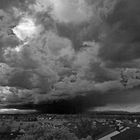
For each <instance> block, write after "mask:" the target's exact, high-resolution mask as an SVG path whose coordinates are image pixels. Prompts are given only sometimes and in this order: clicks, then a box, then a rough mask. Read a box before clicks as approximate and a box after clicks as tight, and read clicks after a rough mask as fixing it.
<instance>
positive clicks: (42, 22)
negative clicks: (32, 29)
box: [0, 0, 140, 112]
mask: <svg viewBox="0 0 140 140" xmlns="http://www.w3.org/2000/svg"><path fill="white" fill-rule="evenodd" d="M2 2H3V1H2ZM6 2H8V1H5V3H6ZM27 3H28V4H27ZM22 5H23V7H24V6H25V7H26V8H27V9H26V10H25V9H22V10H21V9H20V6H22ZM138 5H139V2H138V1H137V0H135V2H134V1H133V2H132V1H130V0H127V1H126V0H122V1H116V0H94V1H91V0H88V1H85V0H82V1H80V0H72V1H69V0H65V2H64V0H53V1H52V2H51V1H49V0H36V1H35V2H34V3H32V2H31V1H20V2H19V1H15V3H14V2H11V1H9V2H8V5H7V8H6V6H4V5H3V9H6V10H1V11H0V14H1V16H2V17H3V18H2V21H0V29H1V32H0V37H1V38H0V45H1V46H0V54H1V55H0V57H1V59H0V61H1V67H0V85H1V87H0V93H1V96H2V100H1V102H2V103H6V105H8V106H12V107H13V106H18V107H19V108H20V107H21V108H24V107H25V108H26V107H27V108H34V107H36V108H38V109H41V108H42V109H43V110H44V109H46V107H47V106H50V109H52V111H54V110H60V112H65V111H66V110H68V111H70V110H71V109H72V110H74V111H73V112H79V111H85V110H86V109H87V108H90V107H92V106H102V105H106V104H108V103H109V102H111V103H112V102H113V101H114V102H115V100H116V102H117V101H118V99H119V97H120V98H121V96H120V94H122V93H124V94H126V96H127V93H128V92H127V91H126V90H125V88H124V87H123V85H122V84H121V82H120V81H121V76H120V73H121V68H122V67H130V70H128V71H132V72H130V73H135V71H137V70H135V69H133V68H135V67H140V65H139V54H138V52H139V47H138V45H139V32H138V29H139V27H138V24H139V18H138V16H139V9H138ZM8 7H10V8H11V9H12V10H11V11H12V16H10V13H9V11H8ZM74 13H75V14H74ZM87 13H88V14H89V16H85V15H86V14H87ZM130 15H131V16H130ZM24 17H27V18H31V19H34V20H35V25H36V27H37V29H38V30H39V31H38V34H37V36H36V37H33V38H31V39H29V40H28V44H26V43H27V42H26V43H25V44H26V45H25V44H24V45H23V44H22V43H21V41H19V38H18V37H16V35H10V36H9V35H8V33H7V30H8V29H9V26H10V25H13V24H14V25H16V26H17V25H18V24H19V22H21V21H22V18H24ZM15 19H16V20H15ZM127 74H128V75H129V72H128V73H127ZM130 75H131V74H130ZM128 77H129V80H128V84H127V88H128V90H130V91H133V90H134V89H135V87H136V86H139V85H140V81H139V80H136V76H134V77H135V78H132V77H133V76H128ZM117 94H118V96H117ZM113 95H115V96H113ZM116 96H117V97H118V98H117V97H116ZM105 97H106V98H109V99H108V100H106V99H105ZM123 97H125V95H124V96H123ZM115 98H116V99H115ZM48 110H49V107H48ZM50 112H51V110H50ZM58 112H59V111H58ZM70 112H71V111H70Z"/></svg>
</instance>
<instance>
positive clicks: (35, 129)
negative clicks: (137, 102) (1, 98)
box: [0, 113, 140, 140]
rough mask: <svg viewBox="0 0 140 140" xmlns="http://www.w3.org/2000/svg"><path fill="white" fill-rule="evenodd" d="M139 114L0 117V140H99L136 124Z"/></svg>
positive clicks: (137, 123) (139, 117)
mask: <svg viewBox="0 0 140 140" xmlns="http://www.w3.org/2000/svg"><path fill="white" fill-rule="evenodd" d="M139 120H140V115H133V114H131V115H128V114H123V115H122V114H115V115H114V114H103V113H101V114H92V115H91V114H90V115H87V114H86V115H83V114H82V115H80V114H79V115H56V114H53V115H51V114H26V115H25V114H24V115H23V114H22V115H21V114H20V115H4V114H3V115H0V140H100V138H102V137H103V136H104V135H107V133H109V132H113V131H118V132H120V131H121V129H125V128H128V127H137V126H138V125H139Z"/></svg>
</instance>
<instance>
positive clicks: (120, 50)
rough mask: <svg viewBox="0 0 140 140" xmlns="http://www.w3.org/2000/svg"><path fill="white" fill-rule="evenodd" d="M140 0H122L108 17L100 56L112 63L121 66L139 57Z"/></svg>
mask: <svg viewBox="0 0 140 140" xmlns="http://www.w3.org/2000/svg"><path fill="white" fill-rule="evenodd" d="M139 6H140V1H138V0H134V1H133V2H132V1H131V0H122V1H120V2H119V3H118V4H117V5H116V6H115V9H114V11H113V13H112V14H110V15H109V16H108V17H107V19H106V21H105V22H106V24H107V27H106V28H105V31H104V34H105V36H104V37H103V47H102V48H101V50H100V57H101V58H102V59H103V60H105V61H107V62H108V61H109V62H112V63H111V64H110V65H113V63H114V66H115V63H119V64H120V66H121V64H123V63H124V62H128V61H132V60H135V59H138V58H139V56H140V55H139V51H140V50H139V42H140V33H139V30H140V26H139V24H140V19H139V16H140V10H139Z"/></svg>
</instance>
